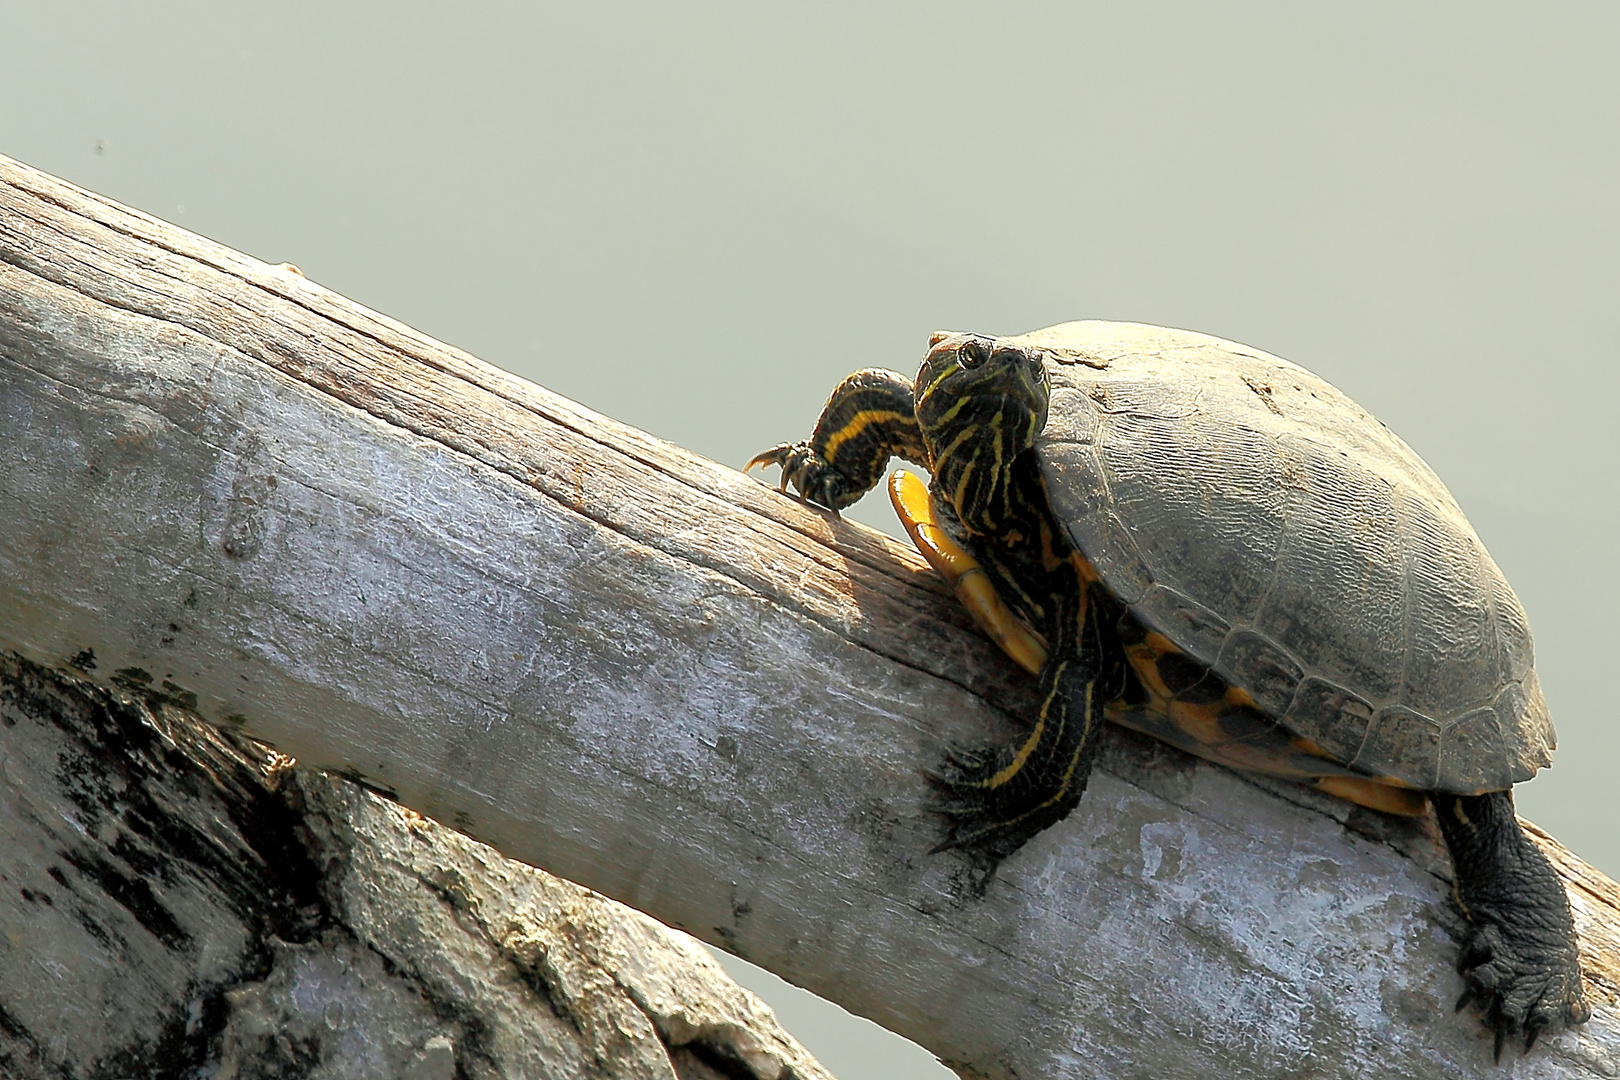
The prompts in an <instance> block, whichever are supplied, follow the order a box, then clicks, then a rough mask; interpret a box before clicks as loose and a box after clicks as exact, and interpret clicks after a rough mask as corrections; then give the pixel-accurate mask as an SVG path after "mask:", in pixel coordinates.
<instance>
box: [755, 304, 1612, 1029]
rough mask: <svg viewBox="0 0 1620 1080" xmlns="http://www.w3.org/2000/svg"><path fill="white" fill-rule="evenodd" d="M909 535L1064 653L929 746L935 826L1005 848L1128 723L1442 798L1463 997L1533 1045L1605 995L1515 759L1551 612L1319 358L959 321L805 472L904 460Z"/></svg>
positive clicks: (1203, 340)
mask: <svg viewBox="0 0 1620 1080" xmlns="http://www.w3.org/2000/svg"><path fill="white" fill-rule="evenodd" d="M895 457H898V458H901V459H904V460H906V461H910V462H912V463H914V464H916V465H918V466H920V467H922V468H923V469H925V470H927V471H928V472H929V474H930V475H931V481H930V483H929V484H928V486H927V488H926V489H925V488H924V487H923V485H922V482H921V481H920V480H918V479H916V477H915V475H914V474H912V473H909V472H904V471H902V472H899V473H896V474H895V477H894V479H893V480H892V481H891V484H890V494H891V497H892V498H893V500H894V503H895V508H896V510H897V511H898V512H899V514H900V517H901V520H902V522H903V523H904V524H905V526H906V529H907V532H908V533H909V534H910V535H911V537H912V539H913V540H914V541H915V542H916V544H917V546H918V548H919V549H920V550H921V551H922V552H923V554H924V555H925V556H926V557H927V558H928V561H929V562H930V563H932V564H933V565H934V566H935V568H936V569H938V570H940V571H941V573H943V574H944V575H945V577H946V578H947V579H949V580H950V581H952V582H953V583H954V585H955V589H956V593H957V595H958V597H960V598H961V599H962V601H963V602H964V603H965V604H966V605H967V607H968V609H969V610H970V611H971V612H972V613H973V614H974V617H975V618H976V619H977V620H978V621H979V623H980V624H981V625H982V626H983V627H984V628H985V629H986V631H987V632H988V633H989V635H990V636H991V637H992V638H993V639H994V640H996V641H997V642H998V643H1000V644H1001V646H1002V647H1003V648H1004V649H1005V650H1006V651H1007V653H1008V654H1009V655H1010V656H1011V657H1012V658H1013V659H1014V660H1015V661H1017V662H1018V663H1020V664H1022V665H1023V666H1024V667H1025V668H1026V669H1028V670H1029V671H1030V672H1031V673H1032V674H1034V675H1035V676H1036V677H1037V678H1038V680H1039V687H1038V694H1037V697H1038V699H1039V701H1040V702H1041V704H1040V706H1039V708H1038V710H1037V711H1036V714H1035V715H1034V716H1032V717H1029V718H1026V719H1027V722H1028V723H1027V728H1026V729H1025V730H1022V731H1020V732H1019V733H1018V734H1017V735H1016V736H1014V737H1013V738H1011V739H1009V740H1006V741H1005V742H1003V743H1001V744H993V745H988V746H985V747H982V748H977V749H969V750H963V749H960V748H958V749H955V750H953V751H951V752H950V753H948V754H946V755H945V757H944V760H943V762H942V763H941V764H939V765H938V766H937V767H936V768H934V769H932V770H930V771H929V773H928V779H929V782H930V783H931V784H932V785H933V789H934V796H933V799H934V801H933V809H934V810H935V811H937V812H938V813H939V814H941V815H942V816H943V818H944V820H945V822H946V824H945V826H944V837H943V839H942V840H941V841H940V844H939V846H938V848H936V850H943V849H951V848H955V849H960V850H962V851H964V852H966V853H968V854H969V855H972V856H974V857H976V858H978V859H980V860H982V861H983V863H984V864H985V865H987V866H989V867H991V868H993V867H994V866H995V865H996V864H998V863H999V862H1000V861H1001V860H1003V859H1005V858H1007V857H1008V856H1010V855H1011V854H1012V853H1013V852H1015V851H1017V850H1018V849H1019V848H1020V847H1021V846H1023V845H1024V844H1025V843H1026V842H1027V841H1028V840H1029V839H1030V838H1032V837H1033V836H1035V835H1036V834H1037V833H1039V832H1041V831H1042V830H1043V829H1046V828H1048V827H1050V826H1052V825H1054V824H1056V823H1057V822H1059V821H1061V820H1062V819H1063V818H1064V817H1065V816H1067V815H1068V813H1069V812H1070V811H1071V810H1072V809H1073V808H1074V807H1075V806H1076V805H1077V804H1078V802H1079V801H1080V798H1081V795H1082V793H1083V792H1084V790H1085V787H1086V782H1087V777H1088V775H1089V773H1090V771H1091V768H1092V765H1093V762H1094V760H1095V757H1096V752H1097V747H1098V732H1099V730H1100V729H1101V726H1102V724H1103V722H1104V721H1107V720H1111V721H1114V722H1117V723H1120V724H1123V725H1125V726H1128V727H1133V728H1136V729H1138V730H1140V731H1144V732H1146V733H1147V734H1150V735H1153V736H1156V737H1158V738H1160V739H1163V740H1165V741H1167V742H1169V743H1171V744H1173V745H1176V746H1178V747H1181V748H1182V749H1184V750H1188V751H1190V752H1192V753H1195V754H1198V755H1201V756H1203V757H1206V758H1209V759H1212V760H1214V761H1217V762H1220V763H1222V764H1225V765H1228V766H1231V767H1234V768H1238V769H1243V770H1249V771H1254V772H1260V773H1268V774H1272V775H1275V776H1281V777H1285V778H1288V779H1292V780H1296V781H1299V782H1302V783H1306V784H1310V785H1313V786H1315V787H1317V788H1319V789H1321V790H1323V791H1326V792H1328V793H1329V794H1332V795H1336V796H1339V797H1342V798H1345V799H1349V800H1351V801H1352V802H1355V803H1358V804H1360V805H1362V806H1366V807H1369V808H1371V809H1373V810H1374V811H1377V812H1381V813H1392V814H1405V815H1422V814H1427V813H1429V812H1430V807H1431V806H1432V807H1433V812H1434V815H1435V820H1436V821H1437V822H1438V825H1439V829H1440V833H1441V835H1442V836H1443V838H1444V841H1445V844H1446V846H1447V848H1448V850H1449V853H1450V855H1451V859H1452V863H1453V867H1454V871H1455V874H1454V877H1455V887H1454V897H1455V899H1456V901H1457V903H1458V905H1459V906H1460V908H1461V909H1462V912H1463V914H1464V916H1465V917H1466V919H1467V923H1468V929H1467V932H1466V934H1465V937H1464V940H1463V941H1462V943H1461V946H1462V947H1461V950H1460V956H1459V958H1458V961H1457V970H1458V972H1459V973H1460V975H1461V977H1462V981H1463V992H1462V995H1461V997H1460V999H1459V1000H1458V1002H1457V1010H1458V1011H1461V1010H1462V1009H1463V1008H1465V1007H1467V1006H1468V1005H1469V1004H1473V1005H1475V1007H1476V1008H1477V1009H1478V1011H1479V1013H1480V1016H1481V1019H1482V1020H1483V1022H1484V1024H1485V1026H1486V1027H1487V1028H1488V1029H1489V1030H1490V1031H1491V1032H1493V1033H1494V1035H1495V1049H1496V1055H1497V1057H1498V1059H1499V1058H1500V1056H1501V1053H1502V1047H1503V1045H1504V1043H1505V1042H1506V1041H1507V1040H1509V1039H1514V1040H1522V1042H1523V1046H1524V1050H1525V1052H1528V1051H1529V1050H1530V1048H1531V1047H1532V1046H1533V1045H1534V1044H1535V1042H1536V1040H1537V1038H1538V1037H1540V1036H1542V1035H1546V1034H1551V1033H1555V1032H1558V1031H1561V1030H1563V1029H1565V1028H1567V1027H1569V1026H1572V1025H1575V1024H1579V1023H1582V1022H1584V1021H1585V1020H1586V1019H1588V1018H1589V1016H1590V1015H1591V1010H1590V1007H1589V1006H1588V1004H1587V1001H1586V998H1585V993H1584V989H1583V986H1582V981H1581V972H1580V961H1579V955H1578V951H1577V943H1576V938H1575V932H1574V927H1573V923H1572V920H1571V916H1570V908H1569V902H1568V899H1567V897H1566V896H1565V894H1564V889H1563V886H1562V884H1561V882H1560V881H1559V878H1558V875H1557V873H1556V872H1555V871H1554V870H1553V868H1552V866H1551V864H1550V863H1549V862H1548V860H1547V858H1546V856H1545V855H1544V854H1543V853H1542V852H1541V849H1540V848H1538V847H1537V846H1536V845H1535V844H1534V843H1532V842H1531V841H1530V839H1529V838H1528V837H1527V836H1526V835H1525V834H1524V832H1523V830H1522V829H1521V828H1520V826H1519V823H1518V820H1517V818H1516V816H1515V814H1514V808H1513V796H1512V787H1513V785H1514V784H1516V783H1519V782H1520V781H1523V780H1527V779H1529V778H1530V777H1531V776H1532V775H1534V774H1535V773H1536V771H1537V770H1538V769H1540V768H1542V767H1545V766H1547V765H1549V764H1550V763H1551V760H1552V759H1551V753H1552V750H1553V748H1554V746H1555V743H1556V737H1555V733H1554V729H1553V725H1552V722H1551V719H1550V718H1549V715H1548V710H1547V705H1546V701H1545V699H1544V697H1543V695H1542V692H1541V688H1540V684H1539V682H1538V680H1537V677H1536V672H1535V666H1534V654H1533V648H1532V643H1531V636H1530V629H1529V624H1528V621H1527V619H1526V616H1525V612H1524V608H1523V606H1522V605H1521V604H1520V602H1519V600H1518V598H1517V597H1516V596H1515V595H1514V593H1513V590H1512V588H1511V587H1510V586H1509V585H1508V583H1507V580H1506V578H1505V577H1504V576H1503V574H1502V572H1501V571H1500V570H1499V569H1498V568H1497V566H1496V564H1495V562H1493V561H1492V559H1491V557H1490V555H1489V554H1488V553H1487V552H1486V550H1485V547H1484V545H1483V543H1481V541H1480V540H1479V538H1478V536H1477V535H1476V534H1475V532H1474V530H1473V528H1472V526H1471V525H1470V524H1469V523H1468V520H1467V518H1466V517H1465V516H1464V515H1463V512H1462V510H1461V509H1460V508H1459V507H1458V505H1457V503H1456V500H1455V499H1454V498H1453V497H1452V496H1451V494H1450V492H1449V491H1447V489H1446V487H1445V485H1444V484H1443V483H1441V481H1440V479H1439V478H1438V477H1437V476H1436V475H1435V474H1434V472H1433V471H1432V470H1431V469H1430V468H1429V467H1428V466H1427V465H1426V464H1425V463H1424V462H1423V461H1422V459H1421V458H1419V457H1418V456H1417V454H1416V453H1414V452H1413V451H1412V449H1411V448H1410V447H1408V446H1407V445H1406V444H1405V443H1404V442H1402V441H1401V440H1400V439H1399V438H1398V437H1396V436H1395V435H1394V434H1393V433H1392V432H1391V431H1389V429H1388V428H1386V427H1385V426H1384V425H1383V424H1381V423H1379V422H1378V421H1377V420H1376V419H1374V418H1373V417H1372V416H1371V415H1370V414H1369V413H1368V412H1367V411H1366V410H1364V409H1362V408H1361V407H1360V406H1359V405H1357V404H1356V403H1355V402H1353V401H1352V400H1350V398H1349V397H1347V396H1346V395H1344V394H1343V393H1341V392H1340V391H1338V390H1336V389H1335V388H1334V387H1332V386H1331V385H1329V384H1328V383H1327V382H1326V381H1324V380H1323V379H1321V378H1319V377H1317V376H1316V375H1313V374H1311V373H1310V372H1309V371H1306V370H1305V369H1304V368H1301V367H1298V366H1296V365H1294V364H1291V363H1289V362H1288V361H1286V360H1283V359H1280V358H1278V357H1275V356H1272V355H1269V354H1267V353H1265V352H1262V351H1260V350H1258V349H1253V348H1250V347H1248V346H1244V345H1240V344H1236V343H1233V342H1230V341H1225V340H1222V339H1220V338H1215V337H1210V336H1206V335H1203V334H1198V333H1193V332H1190V331H1184V330H1173V329H1167V328H1163V327H1155V326H1147V325H1142V324H1135V323H1116V322H1103V321H1082V322H1070V323H1064V324H1061V325H1058V326H1052V327H1048V328H1046V329H1043V330H1036V331H1034V332H1031V333H1027V334H1022V335H1018V336H1008V337H995V336H988V335H981V334H972V333H958V332H942V333H937V334H934V335H933V336H932V337H931V338H930V339H929V348H928V352H927V354H926V355H925V357H924V359H923V361H922V365H921V368H920V369H919V371H918V373H917V376H916V378H915V379H908V378H907V377H906V376H904V375H902V374H900V373H898V372H894V371H887V370H882V369H876V368H872V369H866V370H862V371H857V372H855V373H854V374H852V375H850V376H849V377H848V378H846V379H844V380H843V381H842V382H841V383H839V384H838V386H837V387H836V388H835V389H834V390H833V392H832V395H831V397H830V398H829V399H828V401H827V404H826V406H825V407H824V408H823V410H822V412H821V416H820V418H819V420H818V421H817V423H816V426H815V429H814V431H813V433H812V434H811V436H810V438H809V439H808V440H805V441H802V442H795V443H783V444H781V445H779V446H775V447H773V448H771V449H770V450H767V451H765V452H764V453H762V454H759V455H758V456H756V457H755V458H754V459H753V460H752V461H750V462H749V463H748V466H747V468H748V469H752V468H755V467H759V466H768V465H776V466H778V467H780V469H781V480H780V489H781V490H783V491H784V492H785V491H786V490H787V487H788V486H789V485H792V487H793V488H794V489H796V491H797V492H798V494H799V496H800V497H801V498H803V499H806V500H809V501H811V502H814V503H817V504H820V505H821V506H823V507H826V508H828V509H829V510H831V511H832V512H834V513H835V514H836V513H837V512H838V511H839V510H842V509H844V508H845V507H847V506H849V505H850V504H852V503H853V502H855V501H856V500H857V499H859V498H860V497H861V496H862V495H864V494H865V493H866V492H867V491H869V490H871V489H872V488H874V487H875V486H877V484H878V483H880V482H881V481H882V479H883V474H884V473H885V471H886V470H887V469H888V465H889V461H890V459H891V458H895Z"/></svg>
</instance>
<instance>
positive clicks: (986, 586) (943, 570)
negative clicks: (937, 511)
mask: <svg viewBox="0 0 1620 1080" xmlns="http://www.w3.org/2000/svg"><path fill="white" fill-rule="evenodd" d="M889 501H890V502H892V503H893V504H894V512H895V514H896V515H898V516H899V518H900V524H901V525H903V526H905V529H906V535H908V536H910V537H911V542H912V543H913V544H915V545H916V546H917V550H918V551H920V552H922V556H923V558H925V559H927V560H928V565H930V566H932V567H933V568H934V570H935V571H936V572H937V573H938V574H939V576H940V577H942V578H944V579H945V580H946V581H948V582H950V583H951V586H952V588H953V589H954V590H955V592H956V598H957V599H958V600H959V601H961V604H962V606H963V607H965V608H967V610H968V614H970V615H972V616H973V621H974V622H976V623H978V624H979V628H980V629H981V630H983V631H984V632H985V634H986V635H987V636H988V637H989V638H990V640H991V641H994V642H995V643H996V644H997V645H999V646H1001V650H1002V652H1005V653H1006V654H1007V655H1008V656H1010V657H1012V658H1013V660H1014V661H1015V662H1016V663H1017V664H1018V666H1020V667H1022V668H1023V669H1024V670H1025V671H1027V672H1029V673H1030V674H1031V675H1039V674H1040V673H1041V669H1042V668H1044V667H1045V666H1046V646H1045V645H1044V644H1042V643H1041V640H1040V639H1039V638H1038V637H1036V636H1035V634H1034V633H1033V632H1031V631H1030V629H1029V628H1028V627H1026V626H1025V625H1024V624H1023V623H1022V622H1020V621H1019V619H1018V616H1016V615H1014V614H1013V613H1012V609H1011V608H1009V607H1007V605H1006V603H1005V602H1003V601H1002V599H1001V597H1000V595H998V594H997V592H996V590H995V586H993V585H991V584H990V578H989V576H988V575H986V574H985V572H984V569H983V568H982V567H980V566H979V563H978V560H977V559H975V558H974V557H973V556H972V555H969V554H968V553H967V551H966V549H964V548H963V547H962V546H961V545H960V544H958V543H957V542H956V541H954V540H952V539H951V538H950V536H949V535H947V534H946V532H945V530H944V529H942V528H940V527H939V524H938V522H937V520H936V519H935V517H934V507H933V503H932V502H931V501H930V500H929V498H928V488H927V487H925V486H924V485H923V482H922V481H921V480H919V479H917V475H916V474H915V473H909V472H906V471H905V470H904V469H897V470H895V472H894V475H892V476H890V477H889Z"/></svg>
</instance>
